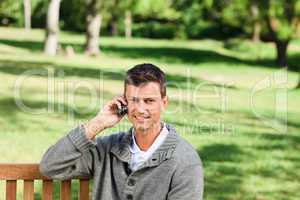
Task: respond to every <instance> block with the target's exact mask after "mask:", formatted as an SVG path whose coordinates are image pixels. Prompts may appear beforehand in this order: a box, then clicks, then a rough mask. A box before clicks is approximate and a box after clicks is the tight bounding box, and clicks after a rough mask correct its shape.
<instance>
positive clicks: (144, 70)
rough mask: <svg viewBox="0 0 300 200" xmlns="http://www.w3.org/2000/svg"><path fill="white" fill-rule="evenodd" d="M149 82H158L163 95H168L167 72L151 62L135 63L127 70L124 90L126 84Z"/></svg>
mask: <svg viewBox="0 0 300 200" xmlns="http://www.w3.org/2000/svg"><path fill="white" fill-rule="evenodd" d="M149 82H156V83H158V84H159V87H160V94H161V96H162V97H165V96H166V93H167V91H166V85H165V73H164V72H163V71H162V70H161V69H160V68H159V67H157V66H155V65H153V64H150V63H143V64H139V65H135V66H134V67H132V68H131V69H129V70H128V71H127V72H126V77H125V81H124V91H125V88H126V84H128V85H134V86H140V85H141V84H144V83H149Z"/></svg>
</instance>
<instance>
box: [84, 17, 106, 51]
mask: <svg viewBox="0 0 300 200" xmlns="http://www.w3.org/2000/svg"><path fill="white" fill-rule="evenodd" d="M101 19H102V17H101V15H100V14H99V13H87V16H86V23H87V25H86V43H85V53H86V54H88V55H93V56H96V55H98V54H99V52H100V50H99V35H100V27H101Z"/></svg>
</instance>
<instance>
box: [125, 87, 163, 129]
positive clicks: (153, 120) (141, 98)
mask: <svg viewBox="0 0 300 200" xmlns="http://www.w3.org/2000/svg"><path fill="white" fill-rule="evenodd" d="M125 98H126V100H127V106H128V119H129V121H130V122H131V123H132V124H133V127H134V128H135V129H136V130H139V131H142V132H144V131H147V130H149V129H151V128H152V127H153V126H154V125H158V124H159V123H160V113H161V111H162V110H163V109H165V108H166V106H167V102H168V98H167V96H165V97H162V96H161V93H160V87H159V83H156V82H149V83H145V84H142V85H140V86H134V85H126V90H125Z"/></svg>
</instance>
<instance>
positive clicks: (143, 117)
mask: <svg viewBox="0 0 300 200" xmlns="http://www.w3.org/2000/svg"><path fill="white" fill-rule="evenodd" d="M134 118H135V119H136V120H137V121H138V122H144V121H145V120H147V119H149V118H150V117H149V116H136V115H135V116H134Z"/></svg>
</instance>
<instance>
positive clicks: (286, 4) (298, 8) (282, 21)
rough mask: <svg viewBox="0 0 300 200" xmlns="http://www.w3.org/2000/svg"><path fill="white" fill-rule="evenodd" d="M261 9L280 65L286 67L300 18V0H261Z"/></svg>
mask: <svg viewBox="0 0 300 200" xmlns="http://www.w3.org/2000/svg"><path fill="white" fill-rule="evenodd" d="M259 3H260V10H261V11H262V12H263V15H264V19H265V21H266V24H267V27H268V31H269V33H270V36H271V40H272V41H273V42H274V43H275V46H276V51H277V58H276V63H277V64H278V65H279V66H282V67H286V66H287V64H288V62H287V49H288V44H289V42H290V41H291V39H293V38H294V36H295V33H296V32H297V28H298V25H299V20H300V1H299V0H285V1H277V0H265V1H260V2H259Z"/></svg>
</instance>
